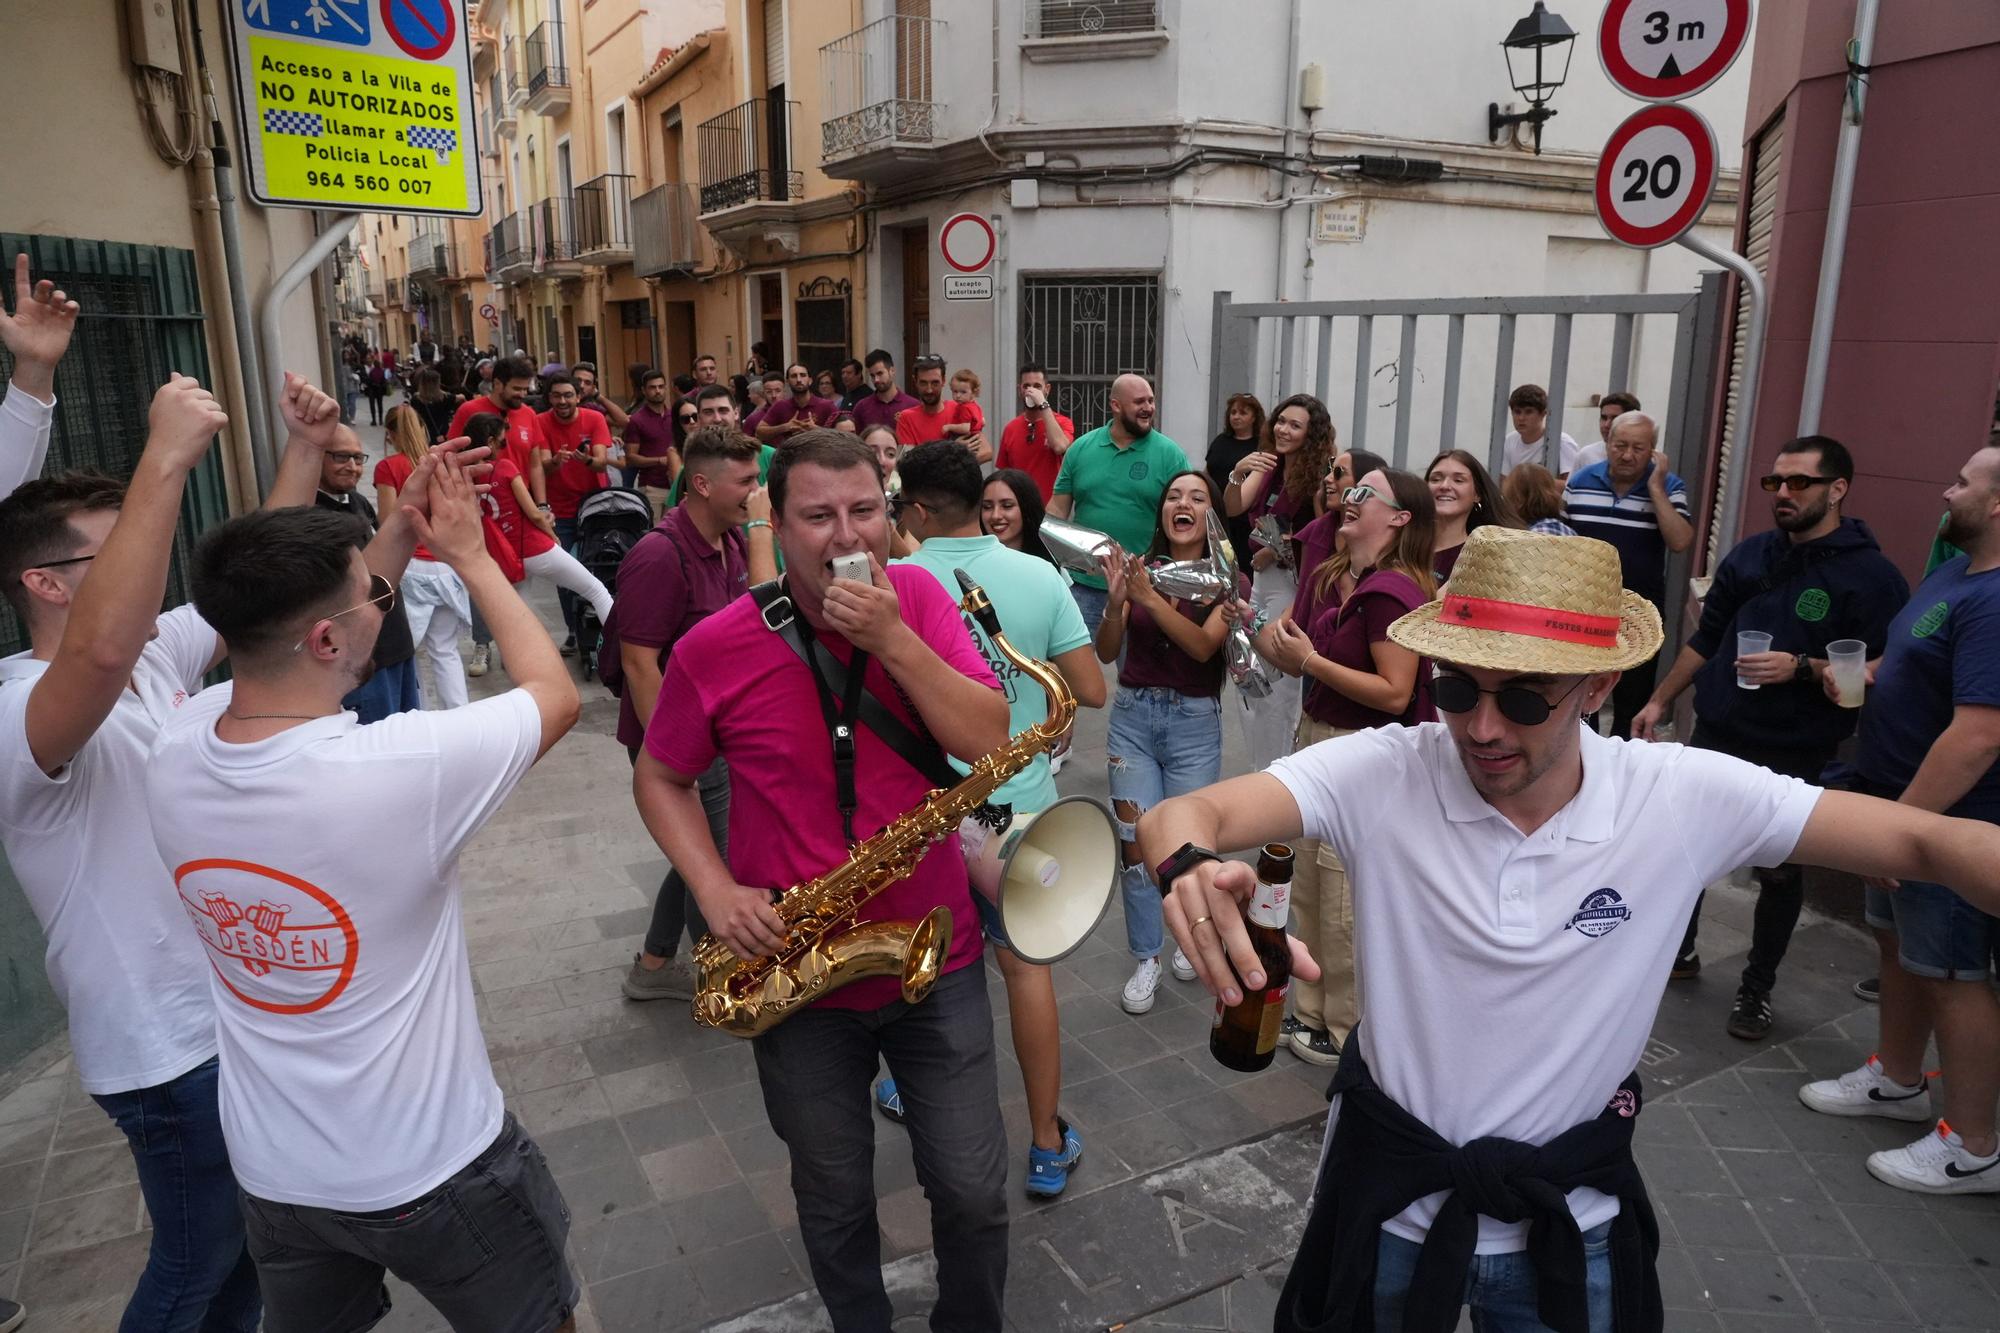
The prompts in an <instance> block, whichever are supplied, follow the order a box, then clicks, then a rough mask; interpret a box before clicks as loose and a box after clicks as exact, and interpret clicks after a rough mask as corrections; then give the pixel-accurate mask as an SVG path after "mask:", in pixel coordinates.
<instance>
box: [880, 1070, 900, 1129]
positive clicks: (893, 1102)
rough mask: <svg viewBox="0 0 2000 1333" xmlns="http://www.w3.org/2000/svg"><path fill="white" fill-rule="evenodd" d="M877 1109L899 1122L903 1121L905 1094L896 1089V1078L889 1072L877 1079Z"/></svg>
mask: <svg viewBox="0 0 2000 1333" xmlns="http://www.w3.org/2000/svg"><path fill="white" fill-rule="evenodd" d="M875 1109H876V1110H878V1111H880V1112H881V1113H882V1114H883V1115H885V1116H887V1117H889V1119H891V1120H893V1121H895V1122H896V1123H897V1124H899V1125H900V1124H902V1123H903V1094H902V1093H900V1092H897V1091H896V1080H895V1079H894V1078H892V1077H890V1076H889V1075H888V1074H884V1075H882V1077H881V1078H878V1079H876V1080H875Z"/></svg>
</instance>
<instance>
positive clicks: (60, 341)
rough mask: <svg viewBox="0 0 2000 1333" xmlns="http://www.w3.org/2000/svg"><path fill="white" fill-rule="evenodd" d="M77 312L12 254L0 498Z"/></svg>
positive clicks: (28, 448) (34, 440) (35, 448)
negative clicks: (10, 365) (33, 277)
mask: <svg viewBox="0 0 2000 1333" xmlns="http://www.w3.org/2000/svg"><path fill="white" fill-rule="evenodd" d="M77 311H78V307H77V304H76V302H74V301H72V300H70V299H69V294H68V293H67V292H61V291H57V290H56V285H55V284H54V283H52V282H50V281H49V280H48V279H46V278H44V279H43V280H42V281H40V282H30V281H29V275H28V253H27V251H25V250H23V251H22V252H21V253H20V254H18V255H15V256H14V313H13V314H11V315H10V314H8V313H7V312H6V311H4V310H0V346H4V347H5V348H6V349H7V353H8V355H10V356H12V357H13V358H14V373H13V375H12V376H11V377H9V379H8V382H7V396H6V398H4V399H0V496H6V495H8V494H11V493H12V492H13V490H14V488H15V487H16V486H19V485H20V484H21V483H22V482H24V481H27V480H29V479H31V478H34V477H39V476H41V475H42V465H43V463H44V462H46V461H47V459H48V456H49V433H50V431H51V430H52V429H53V428H54V425H55V418H56V364H57V363H58V362H60V361H61V360H62V358H63V353H64V352H66V351H68V350H69V340H70V335H71V334H73V333H75V332H76V317H77ZM4 1304H5V1302H0V1306H4Z"/></svg>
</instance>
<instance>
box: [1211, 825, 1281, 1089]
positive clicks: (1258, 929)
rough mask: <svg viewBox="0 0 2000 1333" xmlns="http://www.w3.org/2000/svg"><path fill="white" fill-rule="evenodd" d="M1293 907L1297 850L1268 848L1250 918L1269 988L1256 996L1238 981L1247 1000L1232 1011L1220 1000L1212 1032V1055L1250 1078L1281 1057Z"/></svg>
mask: <svg viewBox="0 0 2000 1333" xmlns="http://www.w3.org/2000/svg"><path fill="white" fill-rule="evenodd" d="M1291 902H1292V849H1291V848H1289V847H1287V846H1286V845H1285V844H1284V843H1282V842H1270V843H1265V844H1264V850H1263V852H1262V853H1260V854H1259V855H1258V857H1257V891H1256V893H1255V894H1253V895H1252V896H1251V898H1250V908H1249V911H1248V912H1247V913H1245V917H1246V921H1245V924H1246V926H1247V927H1248V928H1249V931H1250V943H1251V945H1252V946H1253V947H1254V948H1255V949H1256V950H1257V961H1258V962H1259V963H1261V964H1262V965H1263V968H1264V988H1263V989H1262V990H1261V991H1252V990H1251V989H1250V988H1249V987H1248V986H1245V985H1243V984H1242V978H1240V977H1239V978H1238V979H1237V989H1238V990H1240V991H1241V992H1242V994H1243V998H1242V999H1241V1000H1239V1001H1238V1002H1237V1003H1235V1004H1233V1005H1224V1004H1223V1003H1222V1001H1221V1000H1220V999H1218V1000H1216V1002H1215V1025H1214V1026H1213V1027H1211V1028H1210V1029H1209V1030H1208V1053H1209V1054H1210V1055H1212V1056H1214V1057H1215V1058H1216V1060H1217V1062H1218V1063H1220V1064H1222V1065H1224V1066H1226V1067H1227V1068H1230V1069H1234V1070H1238V1071H1240V1072H1242V1073H1245V1074H1254V1073H1256V1072H1257V1071H1258V1070H1260V1069H1264V1068H1266V1067H1268V1066H1269V1065H1270V1063H1271V1060H1272V1057H1273V1056H1275V1055H1276V1054H1277V1050H1278V1028H1279V1026H1280V1025H1281V1024H1282V1023H1283V1022H1284V1020H1285V992H1286V991H1288V990H1290V989H1291V982H1292V949H1291V945H1290V944H1289V943H1287V942H1286V939H1285V917H1286V915H1287V913H1288V912H1289V911H1290V910H1291Z"/></svg>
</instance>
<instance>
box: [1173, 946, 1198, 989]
mask: <svg viewBox="0 0 2000 1333" xmlns="http://www.w3.org/2000/svg"><path fill="white" fill-rule="evenodd" d="M1174 980H1176V981H1193V980H1194V964H1193V963H1190V962H1189V961H1188V956H1187V954H1186V953H1184V952H1182V951H1181V950H1180V949H1175V950H1174Z"/></svg>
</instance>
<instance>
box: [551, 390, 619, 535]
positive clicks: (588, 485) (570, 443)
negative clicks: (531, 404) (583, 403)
mask: <svg viewBox="0 0 2000 1333" xmlns="http://www.w3.org/2000/svg"><path fill="white" fill-rule="evenodd" d="M535 420H536V422H537V423H538V424H539V425H540V428H541V432H542V448H544V449H546V450H548V451H549V466H548V468H547V469H546V470H545V471H544V472H543V481H542V485H543V486H544V487H545V488H546V490H547V493H548V497H549V512H550V513H552V514H554V515H555V516H556V517H557V518H575V517H576V507H577V506H578V505H580V504H582V503H583V498H584V497H585V496H586V495H589V494H590V493H591V492H592V491H594V490H598V489H600V488H602V487H603V486H605V485H606V484H607V483H608V480H609V479H608V478H607V477H606V476H605V474H604V473H602V472H599V471H598V470H597V469H596V468H593V467H592V466H591V465H590V464H588V463H578V462H575V461H574V460H572V459H570V458H568V457H566V455H568V454H570V453H573V452H574V453H582V454H583V455H584V456H585V457H586V458H587V457H589V455H590V452H591V450H592V449H594V448H596V447H597V446H598V445H600V444H610V443H611V423H610V422H608V421H606V420H605V419H604V414H603V413H602V412H599V411H596V410H595V409H593V408H588V407H580V408H578V409H577V412H576V415H575V416H574V417H572V418H570V420H569V422H568V423H567V424H565V423H564V422H563V421H562V419H561V418H559V417H557V416H556V414H555V413H554V412H543V413H542V414H540V415H539V416H537V417H536V418H535Z"/></svg>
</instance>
